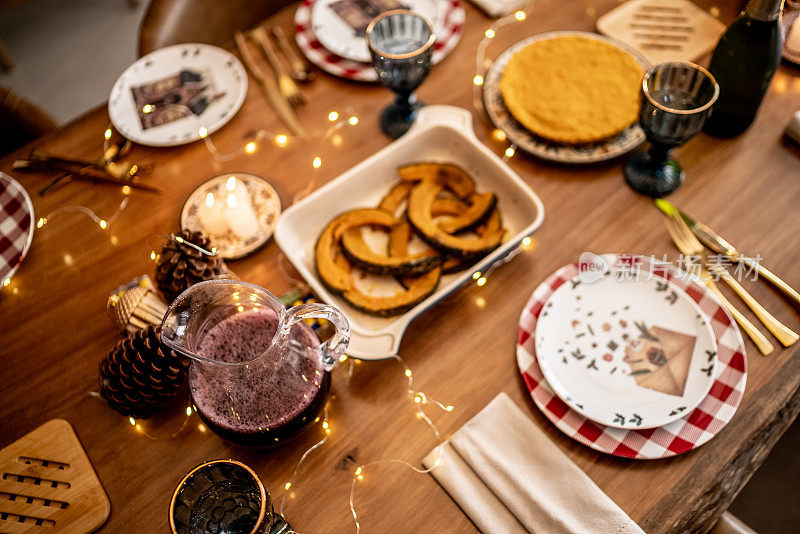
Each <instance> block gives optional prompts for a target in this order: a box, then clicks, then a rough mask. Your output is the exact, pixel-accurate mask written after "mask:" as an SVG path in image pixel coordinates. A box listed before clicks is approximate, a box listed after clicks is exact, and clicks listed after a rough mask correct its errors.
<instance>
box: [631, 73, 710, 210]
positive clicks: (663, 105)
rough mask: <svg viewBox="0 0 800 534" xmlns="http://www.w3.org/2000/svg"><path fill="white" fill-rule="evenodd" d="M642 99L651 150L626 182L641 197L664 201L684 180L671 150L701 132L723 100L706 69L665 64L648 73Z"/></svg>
mask: <svg viewBox="0 0 800 534" xmlns="http://www.w3.org/2000/svg"><path fill="white" fill-rule="evenodd" d="M641 94H642V103H641V107H640V108H639V124H640V125H641V127H642V130H644V134H645V135H646V136H647V140H648V141H650V150H648V151H647V152H643V153H641V154H637V155H635V156H634V157H633V158H631V160H630V161H629V162H628V164H627V165H625V169H624V174H625V181H626V182H627V183H628V185H629V186H630V187H631V189H633V190H634V191H636V192H637V193H641V194H643V195H647V196H650V197H654V198H656V197H662V196H665V195H668V194H670V193H672V192H673V191H675V190H676V189H677V188H678V187H679V186H680V185H681V184H682V183H683V179H684V177H685V174H686V173H685V172H684V171H683V169H682V168H681V166H680V164H679V163H678V162H677V160H675V158H673V157H672V156H670V150H672V149H673V148H675V147H676V146H680V145H682V144H684V143H686V142H687V141H688V140H689V139H691V138H692V137H694V136H695V135H696V134H697V132H699V131H700V129H701V128H702V127H703V123H704V122H705V121H706V117H708V114H709V113H710V112H711V106H713V105H714V102H716V100H717V96H719V85H717V82H716V81H715V80H714V77H713V76H712V75H711V74H710V73H709V72H708V71H707V70H706V69H704V68H702V67H699V66H697V65H694V64H692V63H677V62H676V63H661V64H659V65H654V66H652V67H650V69H648V71H647V72H646V73H645V75H644V79H643V80H642V92H641Z"/></svg>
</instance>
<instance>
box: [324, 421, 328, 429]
mask: <svg viewBox="0 0 800 534" xmlns="http://www.w3.org/2000/svg"><path fill="white" fill-rule="evenodd" d="M328 426H329V425H328V422H327V421H323V422H322V428H325V429H327V428H328Z"/></svg>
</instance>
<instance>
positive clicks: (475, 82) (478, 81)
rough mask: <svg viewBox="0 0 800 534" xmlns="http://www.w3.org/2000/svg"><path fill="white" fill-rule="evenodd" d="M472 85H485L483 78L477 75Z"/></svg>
mask: <svg viewBox="0 0 800 534" xmlns="http://www.w3.org/2000/svg"><path fill="white" fill-rule="evenodd" d="M472 83H474V84H475V85H483V76H481V75H480V74H476V75H475V77H474V78H472Z"/></svg>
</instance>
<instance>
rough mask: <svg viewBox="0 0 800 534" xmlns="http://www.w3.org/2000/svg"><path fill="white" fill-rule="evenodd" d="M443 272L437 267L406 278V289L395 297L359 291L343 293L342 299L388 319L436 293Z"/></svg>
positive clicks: (366, 311) (364, 310) (360, 308)
mask: <svg viewBox="0 0 800 534" xmlns="http://www.w3.org/2000/svg"><path fill="white" fill-rule="evenodd" d="M441 273H442V270H441V268H439V267H436V268H435V269H433V270H430V271H428V272H427V273H425V274H422V275H420V276H415V277H404V278H403V279H404V280H405V282H406V284H407V285H406V286H405V287H406V289H405V290H404V291H398V292H397V293H395V294H394V295H390V296H381V297H376V296H372V295H367V294H366V293H363V292H362V291H359V290H358V289H351V290H349V291H345V292H343V293H342V297H344V298H345V300H347V302H349V303H350V304H351V305H352V306H353V307H355V308H357V309H359V310H361V311H363V312H365V313H369V314H371V315H380V316H381V317H388V316H391V315H400V314H401V313H405V312H407V311H408V310H410V309H411V308H413V307H414V306H416V305H417V304H419V303H420V302H422V301H423V300H425V299H426V298H428V297H429V296H430V295H432V294H433V292H434V291H436V286H438V285H439V278H440V277H441Z"/></svg>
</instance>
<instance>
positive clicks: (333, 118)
mask: <svg viewBox="0 0 800 534" xmlns="http://www.w3.org/2000/svg"><path fill="white" fill-rule="evenodd" d="M338 118H339V114H338V113H336V112H335V111H331V112H330V113H328V120H329V121H331V122H336V119H338Z"/></svg>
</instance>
